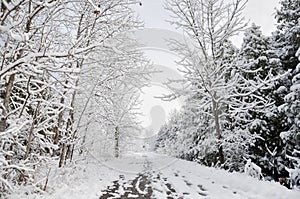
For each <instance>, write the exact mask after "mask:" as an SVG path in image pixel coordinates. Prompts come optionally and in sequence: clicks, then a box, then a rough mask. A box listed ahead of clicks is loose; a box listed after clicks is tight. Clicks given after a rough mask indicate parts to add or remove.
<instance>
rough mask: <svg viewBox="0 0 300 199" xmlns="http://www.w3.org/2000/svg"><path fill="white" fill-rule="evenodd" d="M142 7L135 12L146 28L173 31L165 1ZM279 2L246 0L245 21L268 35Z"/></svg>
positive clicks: (152, 0)
mask: <svg viewBox="0 0 300 199" xmlns="http://www.w3.org/2000/svg"><path fill="white" fill-rule="evenodd" d="M141 2H142V6H139V5H137V6H136V11H137V12H138V13H139V15H140V17H141V19H142V20H143V21H144V23H145V27H146V28H162V29H169V30H174V28H173V27H172V26H171V25H170V24H169V23H168V22H167V20H168V19H170V18H169V14H170V13H169V12H168V11H167V10H165V9H164V4H165V2H166V0H141ZM278 5H279V0H248V3H247V5H246V8H245V10H244V16H245V19H246V21H248V20H249V24H251V23H253V22H254V23H256V25H259V26H261V30H262V32H263V34H265V35H270V34H271V32H272V31H273V30H275V23H276V21H275V19H274V13H275V8H276V7H278ZM242 36H243V35H240V37H239V38H238V39H237V41H235V44H236V45H239V44H240V43H241V37H242Z"/></svg>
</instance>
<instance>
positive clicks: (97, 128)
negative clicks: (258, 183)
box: [0, 0, 300, 198]
mask: <svg viewBox="0 0 300 199" xmlns="http://www.w3.org/2000/svg"><path fill="white" fill-rule="evenodd" d="M246 3H247V2H246V0H233V1H232V2H231V3H227V1H222V0H168V1H167V4H166V6H165V7H166V9H167V10H168V11H169V13H170V15H171V17H172V20H171V21H170V23H171V24H172V25H173V26H174V27H175V28H178V29H180V30H182V31H183V33H184V36H185V37H186V38H188V39H189V40H188V41H189V42H185V43H182V42H180V41H170V46H171V48H172V50H173V51H174V52H176V53H177V54H178V55H180V61H179V62H178V63H177V64H178V65H179V66H180V68H183V69H182V70H181V71H180V72H181V73H183V74H184V75H183V78H182V79H180V80H170V81H169V82H167V87H168V88H169V89H170V90H172V92H173V93H172V94H171V95H165V96H162V97H161V98H162V100H166V101H168V100H172V99H174V98H176V97H179V96H184V97H185V102H184V105H183V106H182V107H181V109H180V111H174V113H172V115H171V116H170V118H169V121H168V122H167V123H166V124H165V125H163V126H162V127H161V129H160V130H159V132H158V134H157V136H156V138H155V139H156V140H155V151H156V152H157V153H163V154H166V155H169V156H174V157H177V158H182V159H185V160H189V161H193V162H197V163H199V164H202V165H205V166H209V167H216V168H221V169H224V170H227V171H229V172H233V171H236V172H246V173H248V174H249V175H252V176H254V177H257V178H258V179H260V180H265V181H276V182H280V183H281V184H285V185H286V186H287V187H288V188H291V189H297V187H298V188H299V187H300V63H299V61H300V1H299V0H281V1H280V7H279V8H278V10H276V14H275V18H276V20H277V30H276V31H274V32H273V33H272V36H268V37H267V36H264V35H263V34H262V32H261V30H260V27H259V24H247V23H246V21H245V20H244V18H243V9H244V7H245V6H246ZM136 4H137V5H142V4H141V2H140V1H138V0H101V1H100V0H81V1H76V0H1V4H0V112H1V116H0V198H6V197H7V196H9V195H10V194H11V193H13V192H14V191H15V190H17V189H19V188H20V187H24V186H27V185H31V187H34V188H32V189H33V191H32V192H35V193H41V194H42V193H43V192H44V191H46V188H47V183H45V181H44V180H43V181H41V180H40V179H47V175H49V173H50V172H51V168H50V167H49V165H52V166H53V167H59V168H68V167H70V165H74V164H76V161H75V160H77V159H80V158H84V157H86V156H88V155H89V154H90V153H93V154H94V153H95V154H96V152H97V153H99V151H94V149H95V148H97V146H98V148H97V149H99V146H100V147H101V148H102V149H103V151H101V154H102V155H107V156H111V157H114V158H118V157H120V155H121V154H122V153H123V151H125V150H127V149H128V148H130V145H131V141H132V139H131V138H132V136H137V135H138V134H139V133H140V132H141V131H142V127H141V125H140V123H139V121H138V114H139V105H140V98H139V96H140V94H141V89H142V88H143V87H145V86H147V85H148V84H149V80H150V78H151V74H152V73H154V72H156V71H154V70H153V68H152V66H151V62H150V61H149V60H148V58H147V57H145V56H144V54H143V52H142V51H141V50H140V45H139V44H138V43H137V42H136V41H135V40H134V39H132V37H130V33H131V32H133V31H134V30H137V29H139V28H142V26H143V24H142V22H141V21H140V20H139V18H138V16H137V14H136V13H135V11H134V10H133V8H132V6H133V5H136ZM241 32H243V34H244V36H243V44H242V46H241V47H240V48H238V47H236V46H234V45H233V44H232V43H231V41H230V38H231V37H232V36H234V35H237V34H238V33H241ZM186 41H187V40H186ZM178 82H181V83H182V85H184V89H176V88H175V87H174V86H172V85H173V84H174V83H177V84H178ZM251 169H252V170H251ZM253 173H254V174H253ZM41 175H42V177H41Z"/></svg>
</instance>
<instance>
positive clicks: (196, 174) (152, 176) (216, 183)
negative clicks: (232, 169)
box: [100, 153, 300, 199]
mask: <svg viewBox="0 0 300 199" xmlns="http://www.w3.org/2000/svg"><path fill="white" fill-rule="evenodd" d="M107 166H108V167H111V168H114V169H115V171H119V172H121V173H120V174H119V176H118V178H117V179H115V180H114V181H113V183H110V184H109V185H107V186H106V188H105V189H102V191H101V194H100V199H106V198H124V199H125V198H144V199H147V198H158V199H165V198H167V199H171V198H178V199H179V198H182V199H184V198H191V199H197V198H199V199H201V198H207V199H208V198H215V199H221V198H224V199H225V198H228V199H243V198H245V199H246V198H247V199H262V198H266V199H269V198H272V199H276V198H282V199H283V198H289V199H292V198H295V199H296V198H299V196H300V192H291V191H290V190H287V189H286V188H285V187H282V186H280V185H279V184H275V183H270V182H261V181H257V180H256V179H253V178H251V177H248V176H245V175H243V174H238V173H233V174H232V173H231V174H230V173H227V172H225V171H222V170H216V169H212V168H207V167H203V166H201V165H199V164H196V163H193V162H187V161H182V160H178V159H175V158H171V157H167V156H162V155H158V154H155V153H135V154H130V155H128V156H127V157H124V158H123V159H120V160H117V161H115V162H109V163H107ZM134 173H135V174H134Z"/></svg>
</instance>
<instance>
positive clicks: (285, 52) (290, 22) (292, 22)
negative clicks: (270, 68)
mask: <svg viewBox="0 0 300 199" xmlns="http://www.w3.org/2000/svg"><path fill="white" fill-rule="evenodd" d="M280 4H281V8H280V10H278V11H277V15H276V18H277V21H278V26H277V31H276V32H275V34H274V37H275V42H276V43H275V46H276V47H277V53H278V55H279V57H280V60H281V64H282V68H283V70H286V71H289V72H290V74H289V76H288V77H287V78H285V79H284V80H282V86H281V87H280V89H278V92H280V94H281V96H283V97H282V99H283V100H284V101H283V102H282V104H281V105H280V106H279V110H280V111H281V112H282V113H283V114H284V115H285V117H286V118H287V121H286V122H285V123H286V125H287V128H286V129H284V130H283V131H282V132H281V138H282V140H283V141H284V144H285V148H284V153H285V155H286V158H287V160H286V163H285V166H286V167H287V168H291V169H292V170H290V177H291V180H292V181H293V183H294V184H297V183H298V186H299V175H300V174H299V171H298V174H297V175H295V172H294V171H295V169H296V170H297V168H298V169H299V164H298V161H297V160H299V158H300V154H299V149H300V97H299V96H300V88H299V87H300V86H299V79H300V74H299V73H300V72H299V71H300V69H299V68H300V67H299V50H298V49H299V48H300V34H299V33H300V1H299V0H282V1H281V2H280ZM297 50H298V51H297ZM291 171H293V172H291ZM295 176H298V177H295ZM297 179H298V182H296V181H297Z"/></svg>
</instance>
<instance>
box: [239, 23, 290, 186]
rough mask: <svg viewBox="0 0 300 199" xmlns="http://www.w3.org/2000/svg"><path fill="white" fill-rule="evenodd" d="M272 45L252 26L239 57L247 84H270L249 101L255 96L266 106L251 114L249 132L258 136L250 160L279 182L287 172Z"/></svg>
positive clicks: (276, 63) (278, 71) (277, 68)
mask: <svg viewBox="0 0 300 199" xmlns="http://www.w3.org/2000/svg"><path fill="white" fill-rule="evenodd" d="M270 42H271V39H270V38H267V37H265V36H263V35H262V32H261V31H260V27H259V26H256V25H255V24H252V26H251V27H250V28H249V29H248V30H247V31H246V33H245V36H244V41H243V44H242V47H241V50H240V55H241V57H242V60H243V61H242V63H243V66H242V75H243V77H244V78H245V79H246V80H247V81H249V82H252V83H251V84H256V85H260V84H262V83H263V82H264V81H265V80H268V81H269V82H268V86H263V87H261V88H258V89H257V90H256V91H255V92H254V93H252V94H251V95H250V96H249V98H248V99H247V101H252V100H253V98H252V97H251V96H256V98H261V99H263V100H264V101H265V102H266V106H264V107H263V109H253V110H249V111H248V117H249V119H251V120H253V122H252V124H251V126H249V130H250V132H251V134H253V135H255V136H256V140H255V143H254V145H253V146H252V147H250V154H251V156H250V157H251V158H252V160H253V161H255V163H256V164H258V165H259V166H260V167H262V172H263V173H264V174H265V175H267V176H269V177H271V178H273V179H275V180H277V178H278V176H277V173H278V171H279V170H282V169H283V168H284V166H283V162H282V156H283V154H282V150H283V144H282V140H281V138H280V132H281V130H282V125H281V120H282V119H283V117H282V114H280V113H279V111H278V107H277V106H278V104H280V102H281V98H280V97H278V94H277V92H276V90H277V88H278V86H279V80H280V78H278V76H279V75H281V73H282V71H281V68H280V60H279V59H278V58H277V56H276V54H275V50H274V49H273V48H272V46H271V44H270Z"/></svg>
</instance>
